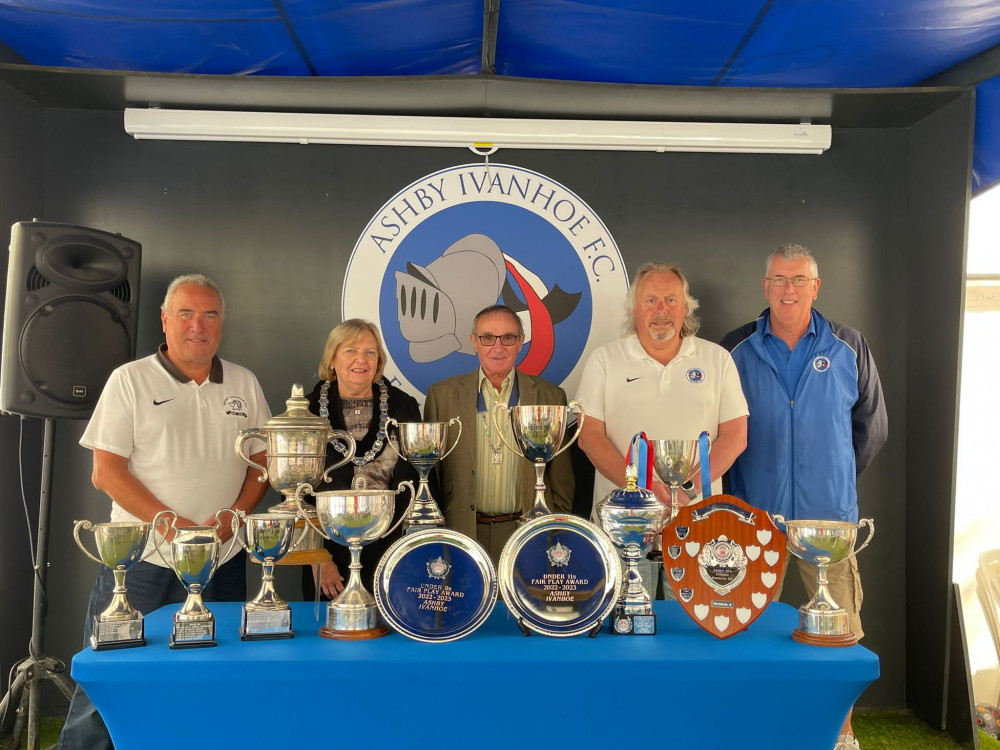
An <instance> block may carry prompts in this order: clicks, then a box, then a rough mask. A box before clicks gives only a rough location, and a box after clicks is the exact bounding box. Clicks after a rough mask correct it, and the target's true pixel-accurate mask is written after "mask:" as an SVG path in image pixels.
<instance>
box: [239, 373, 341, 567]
mask: <svg viewBox="0 0 1000 750" xmlns="http://www.w3.org/2000/svg"><path fill="white" fill-rule="evenodd" d="M303 394H304V391H303V388H302V385H301V384H300V383H296V384H295V385H293V386H292V394H291V397H290V398H288V400H286V401H285V405H286V407H287V409H286V411H285V412H284V413H283V414H279V415H277V416H275V417H272V418H271V419H269V420H268V421H267V422H266V423H265V424H264V426H263V427H259V428H253V429H250V430H242V431H241V432H240V434H239V435H238V436H237V438H236V455H238V456H239V457H240V458H241V459H243V461H245V462H246V463H248V464H249V465H250V466H253V467H254V468H255V469H259V470H260V471H261V472H262V475H261V476H260V477H259V481H260V482H268V481H269V482H270V483H271V486H272V487H273V488H274V489H275V491H277V492H279V493H280V494H282V495H283V496H284V498H285V499H284V500H283V501H282V502H280V503H278V504H277V505H275V506H272V507H271V508H269V509H268V512H271V513H276V514H279V515H284V514H291V515H296V514H297V513H299V512H300V511H301V512H304V513H306V514H307V515H310V517H311V519H312V520H313V521H315V519H316V510H315V508H313V507H312V506H305V510H304V511H303V510H302V508H301V506H300V505H299V504H298V502H297V501H296V499H295V492H296V489H297V488H298V487H300V486H301V485H303V484H306V485H308V486H309V492H310V493H311V492H312V491H313V488H314V487H316V486H317V485H319V483H320V482H321V481H329V479H330V474H331V472H333V471H334V470H335V469H338V468H340V467H341V466H343V465H344V464H346V463H347V462H348V461H350V460H351V459H352V458H354V451H355V449H356V447H357V446H356V444H355V442H354V438H352V437H351V436H350V435H349V434H348V433H347V432H344V431H342V430H334V429H333V428H332V427H330V423H329V422H327V420H325V419H323V418H322V417H318V416H316V415H315V414H313V413H312V412H310V411H309V400H308V399H307V398H306V397H305V396H304V395H303ZM255 438H256V439H260V440H263V441H265V442H266V444H267V458H266V459H265V462H266V466H262V465H260V464H258V463H256V462H254V461H251V460H250V458H249V456H247V455H246V453H245V445H246V443H247V442H248V441H249V440H252V439H255ZM328 444H331V445H333V446H334V447H335V448H337V450H339V451H340V452H341V453H343V455H344V457H343V458H342V459H341V460H340V461H338V462H336V463H334V464H332V465H331V466H329V467H327V468H326V469H325V470H324V466H325V465H326V446H327V445H328ZM345 444H346V445H345ZM296 526H297V527H298V529H300V541H299V545H298V547H297V548H296V549H295V550H292V551H290V552H289V553H288V554H287V555H285V556H284V557H283V558H282V559H281V560H280V561H279V562H278V563H276V564H278V565H316V564H320V563H324V562H329V561H330V560H331V559H332V558H331V556H330V553H329V552H327V550H326V549H325V548H324V547H323V538H322V536H320V534H318V533H317V532H316V531H315V530H314V528H313V527H314V526H315V523H313V524H312V525H310V524H307V523H306V522H305V521H304V520H299V521H298V522H297V524H296Z"/></svg>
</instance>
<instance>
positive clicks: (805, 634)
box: [774, 515, 875, 646]
mask: <svg viewBox="0 0 1000 750" xmlns="http://www.w3.org/2000/svg"><path fill="white" fill-rule="evenodd" d="M774 521H775V523H780V524H784V525H785V533H786V534H787V535H788V546H789V548H790V549H791V550H792V553H793V554H794V555H795V556H796V557H798V558H801V559H802V560H805V561H806V562H808V563H812V564H813V565H815V566H816V568H817V573H816V576H817V583H818V584H819V585H818V586H817V588H816V594H815V596H813V598H812V599H810V600H809V602H808V603H806V604H803V605H802V606H801V607H799V627H798V628H796V629H795V630H794V631H793V632H792V638H794V639H795V640H797V641H799V642H800V643H808V644H810V645H813V646H853V645H854V644H855V643H857V642H858V638H857V636H856V635H855V634H854V633H852V632H851V628H850V621H849V619H848V614H847V610H846V609H844V608H843V607H841V606H840V605H839V604H837V602H835V601H834V599H833V597H832V596H831V595H830V589H829V581H828V580H827V577H826V570H827V568H828V567H829V566H831V565H833V564H835V563H839V562H843V561H844V560H847V559H849V558H851V557H854V555H856V554H858V553H859V552H860V551H861V550H863V549H864V548H865V547H867V546H868V544H869V543H870V542H871V540H872V537H873V536H875V523H874V522H873V521H872V519H870V518H862V519H861V521H860V522H858V523H851V522H849V521H786V520H785V519H784V518H783V517H782V516H779V515H775V516H774ZM865 526H867V527H868V538H867V539H865V543H864V544H862V545H861V546H860V547H858V548H857V549H854V544H855V542H856V541H857V537H858V530H859V529H861V528H863V527H865Z"/></svg>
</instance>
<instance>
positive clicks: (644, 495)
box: [597, 464, 663, 514]
mask: <svg viewBox="0 0 1000 750" xmlns="http://www.w3.org/2000/svg"><path fill="white" fill-rule="evenodd" d="M606 505H614V506H615V507H622V506H624V507H628V508H644V507H647V506H649V507H655V506H657V505H659V506H663V503H661V502H660V499H659V498H658V497H657V496H656V495H655V494H654V493H653V491H652V490H647V489H646V488H645V487H640V486H639V470H638V469H637V468H636V465H635V464H628V465H627V466H626V467H625V486H624V487H616V488H615V489H613V490H611V492H609V493H608V494H607V496H606V497H605V498H604V499H603V500H600V501H598V503H597V509H598V514H600V509H601V508H603V507H604V506H606Z"/></svg>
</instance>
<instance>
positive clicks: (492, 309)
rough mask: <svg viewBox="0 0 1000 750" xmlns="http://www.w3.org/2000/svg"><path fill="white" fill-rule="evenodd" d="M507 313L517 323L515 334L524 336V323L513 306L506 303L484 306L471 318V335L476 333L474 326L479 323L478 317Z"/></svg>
mask: <svg viewBox="0 0 1000 750" xmlns="http://www.w3.org/2000/svg"><path fill="white" fill-rule="evenodd" d="M497 312H499V313H507V314H508V315H509V316H510V317H512V318H513V319H514V323H516V324H517V335H518V336H524V323H522V322H521V316H520V315H518V314H517V313H516V312H514V308H512V307H508V306H507V305H490V306H489V307H484V308H483V309H482V310H480V311H479V312H478V313H476V317H474V318H473V319H472V331H471V333H472V335H473V336H475V335H476V326H478V325H479V319H480V318H482V317H483V316H485V315H491V314H492V313H497Z"/></svg>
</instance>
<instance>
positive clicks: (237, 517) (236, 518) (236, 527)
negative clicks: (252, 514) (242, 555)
mask: <svg viewBox="0 0 1000 750" xmlns="http://www.w3.org/2000/svg"><path fill="white" fill-rule="evenodd" d="M226 510H229V511H231V512H232V514H233V517H232V518H231V519H230V521H229V528H230V529H231V530H232V532H233V539H235V540H236V541H238V542H239V543H240V546H241V547H242V548H243V549H244V550H246V553H247V554H248V555H250V556H251V557H252V556H253V551H252V550H251V549H250V545H248V544H247V543H246V542H245V541H243V540H242V539H240V534H239V531H240V521H241V520H242V518H243V516H244V515H245V514H244V513H243V511H241V510H239V511H234V510H233V509H232V508H227V509H226ZM221 512H222V511H221V510H220V511H219V513H221ZM220 523H221V521H220V520H219V514H218V513H216V514H215V525H216V527H218V526H219V524H220ZM223 557H225V555H223Z"/></svg>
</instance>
